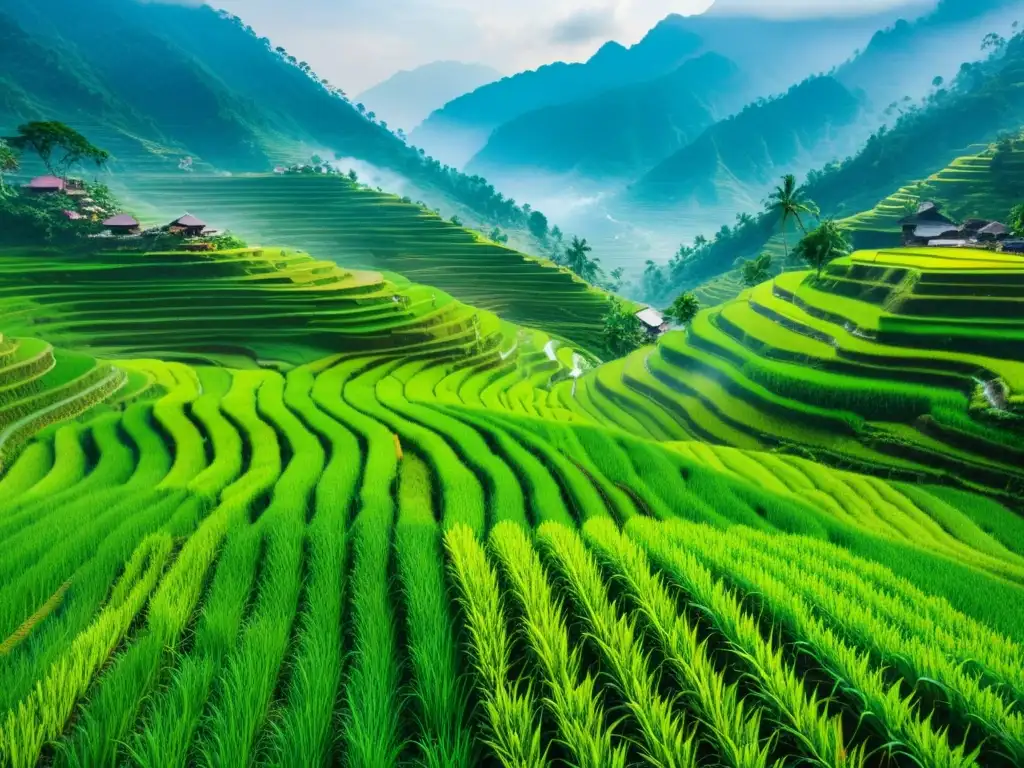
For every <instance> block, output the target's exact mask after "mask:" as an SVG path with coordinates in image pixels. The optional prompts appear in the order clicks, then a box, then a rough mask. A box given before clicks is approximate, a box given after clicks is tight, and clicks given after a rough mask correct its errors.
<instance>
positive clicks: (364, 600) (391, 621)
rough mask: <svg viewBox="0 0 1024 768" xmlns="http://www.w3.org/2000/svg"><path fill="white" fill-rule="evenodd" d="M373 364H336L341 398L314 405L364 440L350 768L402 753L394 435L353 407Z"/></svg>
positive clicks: (353, 585) (365, 767)
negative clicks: (394, 594)
mask: <svg viewBox="0 0 1024 768" xmlns="http://www.w3.org/2000/svg"><path fill="white" fill-rule="evenodd" d="M371 364H372V361H370V360H367V359H365V358H363V359H358V358H357V359H354V360H348V361H345V362H344V363H339V364H338V365H337V366H336V369H335V370H334V372H333V373H334V375H335V377H336V381H337V383H338V384H339V388H340V392H341V397H340V398H337V397H335V398H333V399H331V400H317V402H318V404H319V405H321V407H324V408H325V409H326V410H328V412H330V413H331V414H332V415H333V416H334V417H335V418H337V419H339V421H341V422H342V423H343V424H345V425H346V426H347V427H348V428H349V429H351V430H353V432H355V433H357V434H359V435H361V436H362V438H363V440H364V441H365V442H364V443H363V445H365V464H364V467H363V476H362V487H361V488H360V490H359V502H360V509H359V512H358V514H357V515H356V518H355V520H354V521H353V524H352V528H351V537H352V559H353V565H352V575H351V578H350V581H349V589H350V591H351V595H352V626H353V630H354V645H353V659H354V661H353V663H352V666H351V669H350V670H349V673H348V678H347V681H346V684H345V712H344V716H343V719H342V728H341V733H340V736H341V739H342V740H343V744H344V749H345V751H346V754H347V755H348V760H349V765H351V766H353V767H354V768H385V767H386V766H390V765H394V764H395V763H396V762H397V761H398V758H399V755H400V754H401V753H402V750H403V748H404V744H403V743H402V739H401V737H400V735H399V725H400V719H399V718H400V713H401V705H400V697H399V673H400V669H399V666H398V663H397V657H398V640H397V635H396V626H395V618H394V614H393V612H392V610H391V593H390V584H389V576H388V566H389V560H390V551H391V528H392V520H393V519H394V508H395V504H394V500H393V499H392V497H391V484H392V479H393V478H394V477H395V476H396V474H397V468H398V467H397V465H398V460H397V457H396V456H395V447H394V441H393V439H392V435H391V432H390V431H388V430H387V429H385V428H383V427H382V425H381V424H380V423H379V422H376V421H374V420H373V419H371V418H369V417H367V416H366V415H364V414H363V413H361V412H359V411H358V410H356V409H355V408H353V407H352V405H351V400H352V399H354V398H356V397H357V395H362V396H364V397H367V396H369V397H372V393H366V391H365V387H366V385H365V380H364V382H363V384H362V386H360V385H358V384H357V385H356V386H354V387H352V383H353V382H354V381H356V376H357V374H358V373H359V372H360V371H362V370H364V369H366V368H367V366H368V365H371ZM325 375H326V374H325Z"/></svg>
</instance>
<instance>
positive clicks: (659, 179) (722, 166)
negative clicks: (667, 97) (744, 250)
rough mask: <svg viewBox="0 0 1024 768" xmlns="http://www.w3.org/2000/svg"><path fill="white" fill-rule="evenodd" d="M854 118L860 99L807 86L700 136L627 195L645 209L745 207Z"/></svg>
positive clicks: (820, 83) (832, 85)
mask: <svg viewBox="0 0 1024 768" xmlns="http://www.w3.org/2000/svg"><path fill="white" fill-rule="evenodd" d="M859 116H860V101H859V99H858V98H857V97H856V96H854V95H853V94H852V93H850V92H849V91H848V90H846V88H844V87H843V86H842V85H841V84H840V83H839V82H838V81H836V80H835V79H833V78H831V77H818V78H812V79H810V80H807V81H805V82H803V83H801V84H799V85H797V86H794V87H793V88H791V89H790V90H789V91H788V92H787V93H785V94H784V95H782V96H780V97H778V98H775V99H770V100H767V101H764V100H762V101H759V102H756V103H754V104H751V105H750V106H748V107H747V108H746V109H744V110H743V111H742V112H740V113H739V114H738V115H736V116H735V117H732V118H730V119H728V120H724V121H721V122H719V123H716V124H715V125H713V126H711V127H710V128H708V129H707V130H706V131H704V132H703V133H702V134H701V135H700V136H699V137H697V138H696V139H695V140H694V141H693V142H692V143H690V144H688V145H686V146H685V147H683V148H682V149H680V150H679V151H678V152H676V153H675V154H674V155H672V156H671V157H669V158H668V159H667V160H665V161H663V162H662V163H659V164H658V165H657V166H655V167H654V168H653V169H652V170H651V171H650V172H648V173H647V174H646V175H644V176H643V177H642V178H641V179H640V181H639V182H637V184H636V185H634V187H633V188H632V189H631V190H630V195H631V197H632V199H633V200H634V201H637V202H641V203H645V204H647V203H650V204H662V205H670V204H679V203H696V204H705V205H718V204H721V203H723V202H728V203H732V204H737V203H739V202H741V201H742V202H744V203H746V204H747V205H749V204H750V203H751V202H752V201H757V200H758V199H760V197H761V195H760V192H761V191H762V190H763V189H764V187H765V185H766V184H768V183H769V182H770V181H772V180H773V179H774V178H775V177H776V176H777V175H778V174H779V173H780V172H781V171H782V169H788V168H790V167H792V166H793V165H794V164H796V163H798V162H801V161H803V162H806V161H807V156H814V155H815V154H819V155H820V154H822V153H824V152H825V151H827V149H826V148H827V147H829V146H830V145H831V147H832V149H833V151H834V141H835V140H837V139H839V140H841V137H842V129H843V128H844V127H846V126H849V125H850V124H851V123H853V122H854V121H855V120H857V118H858V117H859Z"/></svg>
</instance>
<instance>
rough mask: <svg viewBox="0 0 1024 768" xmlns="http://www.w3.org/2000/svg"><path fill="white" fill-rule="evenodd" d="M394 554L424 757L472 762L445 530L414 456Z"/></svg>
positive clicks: (436, 766) (408, 463) (428, 761)
mask: <svg viewBox="0 0 1024 768" xmlns="http://www.w3.org/2000/svg"><path fill="white" fill-rule="evenodd" d="M399 488H400V490H399V511H398V524H397V526H396V529H395V553H396V556H397V560H398V573H399V576H400V578H401V583H402V592H403V594H404V596H405V607H406V623H407V628H408V637H409V640H408V645H409V657H410V664H411V667H412V673H413V680H414V685H413V695H414V697H415V703H416V719H417V722H418V731H419V738H418V739H417V740H416V743H417V746H418V751H419V754H420V760H421V762H422V763H423V764H424V765H427V766H432V767H433V768H443V767H444V766H452V768H456V767H457V766H469V765H472V764H473V763H472V749H473V737H472V733H471V731H470V729H469V725H468V723H467V722H466V721H465V720H466V694H465V691H464V690H463V683H462V681H461V680H460V679H459V664H458V654H457V648H456V644H455V637H454V627H453V625H452V620H451V617H450V615H449V610H448V600H447V595H446V592H445V578H444V564H443V557H442V551H441V529H440V527H439V526H438V525H437V522H436V521H435V520H434V515H433V511H432V510H431V496H430V475H429V471H428V470H427V467H426V465H425V464H424V463H423V462H422V461H420V460H419V459H418V458H417V457H416V456H415V455H406V457H405V459H403V462H402V472H401V483H400V487H399Z"/></svg>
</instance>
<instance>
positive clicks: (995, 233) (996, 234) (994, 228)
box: [974, 221, 1010, 243]
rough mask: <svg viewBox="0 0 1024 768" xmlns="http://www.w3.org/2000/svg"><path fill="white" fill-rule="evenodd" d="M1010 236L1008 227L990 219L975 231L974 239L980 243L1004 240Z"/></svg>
mask: <svg viewBox="0 0 1024 768" xmlns="http://www.w3.org/2000/svg"><path fill="white" fill-rule="evenodd" d="M1009 236H1010V228H1009V227H1008V226H1006V225H1005V224H1003V223H1001V222H998V221H990V222H988V223H987V224H985V226H983V227H981V228H980V229H979V230H978V231H977V233H975V236H974V237H975V239H976V240H978V241H979V242H982V243H993V242H1000V241H1002V240H1005V239H1006V238H1007V237H1009Z"/></svg>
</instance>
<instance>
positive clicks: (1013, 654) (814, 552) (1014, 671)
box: [730, 529, 1024, 699]
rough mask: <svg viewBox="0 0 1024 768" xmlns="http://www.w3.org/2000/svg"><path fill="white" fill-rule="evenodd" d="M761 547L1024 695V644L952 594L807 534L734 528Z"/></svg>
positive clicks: (987, 676)
mask: <svg viewBox="0 0 1024 768" xmlns="http://www.w3.org/2000/svg"><path fill="white" fill-rule="evenodd" d="M730 533H731V534H732V535H735V536H737V537H739V538H741V539H743V540H745V541H747V542H749V543H750V544H751V545H752V546H753V547H756V548H757V549H758V550H759V551H761V552H764V553H766V554H771V555H773V556H775V557H778V558H783V559H785V561H789V562H794V563H800V566H801V568H802V569H804V570H806V571H807V572H808V573H812V574H814V575H816V576H818V577H819V578H821V579H824V580H825V581H826V582H827V583H828V585H829V586H830V588H832V589H837V590H840V591H842V592H843V593H844V594H845V595H847V596H849V597H850V598H851V599H852V600H854V601H856V602H858V603H860V604H861V605H865V606H870V607H871V609H872V610H873V611H874V612H875V613H876V614H877V615H879V616H881V617H884V618H885V620H886V621H888V622H889V623H891V624H893V625H894V626H898V627H900V628H901V629H902V630H903V631H904V632H907V633H910V634H912V635H913V636H916V637H918V638H920V639H921V640H922V641H924V642H927V643H929V644H930V645H932V646H934V647H935V648H937V649H939V650H941V651H943V652H944V653H945V655H946V656H947V658H949V659H951V660H953V661H955V662H957V663H959V664H962V665H965V666H967V667H968V668H970V667H972V666H976V667H978V668H979V669H981V670H983V672H984V675H985V677H986V678H990V679H993V680H995V681H998V682H999V683H1000V684H1001V685H1003V686H1005V687H1006V688H1007V689H1009V690H1010V691H1012V692H1013V695H1014V696H1015V697H1016V698H1017V699H1021V698H1024V647H1022V646H1021V645H1020V644H1018V643H1015V642H1013V641H1012V640H1009V639H1007V638H1006V637H1004V636H1002V635H1000V634H999V633H997V632H993V631H992V630H991V629H989V628H988V627H986V626H985V625H984V624H982V623H980V622H978V621H975V620H973V619H971V618H969V617H967V616H964V615H963V614H962V613H960V612H959V611H957V610H955V609H954V608H953V607H952V606H951V605H950V604H949V603H948V602H947V601H946V600H943V599H942V598H938V597H935V596H934V595H929V594H927V593H925V592H923V591H921V590H920V589H918V588H917V587H915V586H914V585H913V584H911V583H910V582H909V581H907V580H906V579H903V578H900V577H898V576H896V575H895V574H893V573H892V571H890V570H888V569H887V568H884V567H883V566H880V565H878V564H877V563H872V562H870V561H868V560H861V559H860V558H857V557H854V556H853V555H851V554H850V553H849V552H847V551H846V550H845V549H842V548H841V547H837V546H835V545H833V544H830V543H828V542H823V541H817V540H814V539H809V538H806V537H802V536H800V537H798V536H778V535H769V534H762V533H760V532H755V531H749V530H746V529H733V530H732V531H730Z"/></svg>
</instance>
